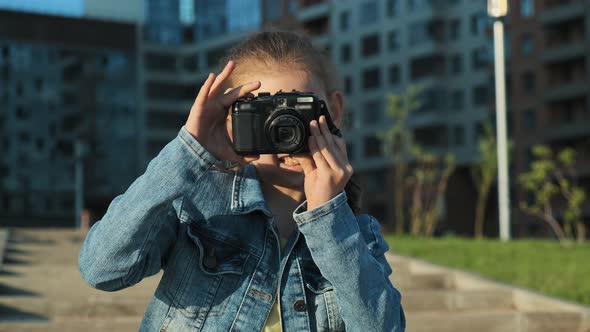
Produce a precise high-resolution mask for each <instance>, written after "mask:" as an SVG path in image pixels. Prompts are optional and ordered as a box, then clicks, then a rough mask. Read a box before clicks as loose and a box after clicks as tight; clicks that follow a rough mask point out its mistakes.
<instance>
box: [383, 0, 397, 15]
mask: <svg viewBox="0 0 590 332" xmlns="http://www.w3.org/2000/svg"><path fill="white" fill-rule="evenodd" d="M386 5H387V8H386V11H387V17H394V16H396V15H397V13H398V8H397V6H398V5H399V0H387V4H386Z"/></svg>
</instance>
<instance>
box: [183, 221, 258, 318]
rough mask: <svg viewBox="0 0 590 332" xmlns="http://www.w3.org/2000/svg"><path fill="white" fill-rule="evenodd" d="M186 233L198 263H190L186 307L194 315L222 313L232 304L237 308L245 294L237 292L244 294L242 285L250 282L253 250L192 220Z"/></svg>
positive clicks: (184, 300) (191, 250)
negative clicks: (237, 244)
mask: <svg viewBox="0 0 590 332" xmlns="http://www.w3.org/2000/svg"><path fill="white" fill-rule="evenodd" d="M186 234H187V237H188V244H189V246H190V247H191V248H190V250H189V252H190V254H191V255H193V261H195V262H196V264H193V265H192V266H190V267H189V270H190V275H189V277H188V278H187V281H186V285H185V287H184V288H185V291H184V295H183V297H182V305H183V307H184V309H185V311H186V312H187V313H189V314H190V315H193V316H194V315H207V316H219V315H222V314H223V313H224V312H225V310H226V308H227V307H228V305H230V306H231V305H235V307H236V308H237V307H238V306H239V304H240V299H241V296H239V295H237V296H234V295H236V294H241V293H242V292H241V291H240V289H241V288H243V285H244V284H246V283H244V281H245V280H246V279H247V273H245V271H246V269H247V266H248V261H249V259H250V253H249V252H248V251H245V250H243V249H242V248H240V247H238V246H235V245H233V244H232V243H231V242H230V241H228V240H227V239H224V238H223V237H222V236H220V235H219V234H213V233H211V232H207V230H204V229H200V228H199V227H197V226H196V225H195V224H192V223H191V224H189V225H187V232H186ZM202 318H203V319H204V318H205V317H202Z"/></svg>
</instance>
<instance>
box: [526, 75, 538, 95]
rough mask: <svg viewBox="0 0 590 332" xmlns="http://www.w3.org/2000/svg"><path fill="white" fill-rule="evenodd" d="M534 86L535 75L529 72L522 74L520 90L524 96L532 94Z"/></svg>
mask: <svg viewBox="0 0 590 332" xmlns="http://www.w3.org/2000/svg"><path fill="white" fill-rule="evenodd" d="M536 85H537V84H536V77H535V73H533V72H530V71H529V72H525V73H523V74H522V90H523V91H524V92H525V93H526V94H530V93H533V92H534V91H535V87H536Z"/></svg>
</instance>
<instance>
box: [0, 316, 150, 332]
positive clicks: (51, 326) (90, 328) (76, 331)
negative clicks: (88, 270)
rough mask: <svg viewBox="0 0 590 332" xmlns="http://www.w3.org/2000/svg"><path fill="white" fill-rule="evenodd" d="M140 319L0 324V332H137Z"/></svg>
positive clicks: (89, 319)
mask: <svg viewBox="0 0 590 332" xmlns="http://www.w3.org/2000/svg"><path fill="white" fill-rule="evenodd" d="M141 319H142V317H113V318H110V319H104V318H101V319H96V318H70V317H68V318H64V319H52V320H50V321H45V322H10V323H0V332H8V331H10V332H58V331H59V332H80V331H84V332H104V331H117V332H118V331H137V330H139V325H140V324H141Z"/></svg>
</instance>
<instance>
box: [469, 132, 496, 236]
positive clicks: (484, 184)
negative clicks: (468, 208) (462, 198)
mask: <svg viewBox="0 0 590 332" xmlns="http://www.w3.org/2000/svg"><path fill="white" fill-rule="evenodd" d="M497 174H498V153H497V145H496V137H495V136H494V133H493V131H492V127H491V126H490V125H489V124H487V125H485V126H484V135H483V136H482V137H480V139H479V160H478V162H477V163H476V164H475V165H474V166H473V167H472V168H471V178H472V179H473V182H474V183H475V185H476V187H477V204H476V207H475V224H474V233H475V237H476V238H477V239H481V238H483V233H484V222H485V212H486V204H487V202H488V197H489V194H490V189H491V188H492V184H493V183H494V181H495V180H496V176H497Z"/></svg>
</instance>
